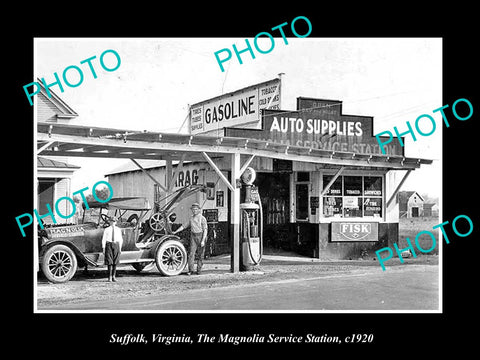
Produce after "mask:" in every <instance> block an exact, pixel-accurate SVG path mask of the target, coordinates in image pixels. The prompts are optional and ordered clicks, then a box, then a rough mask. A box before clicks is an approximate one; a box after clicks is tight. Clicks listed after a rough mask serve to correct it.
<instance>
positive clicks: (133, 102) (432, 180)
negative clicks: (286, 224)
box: [26, 37, 444, 197]
mask: <svg viewBox="0 0 480 360" xmlns="http://www.w3.org/2000/svg"><path fill="white" fill-rule="evenodd" d="M249 40H250V42H252V39H249ZM263 40H265V41H267V40H266V39H261V41H263ZM232 44H236V45H237V47H238V48H239V49H242V48H243V47H244V44H245V39H244V38H59V39H54V38H36V39H35V42H34V46H35V49H34V53H35V59H34V74H35V79H36V78H37V77H39V78H42V77H44V78H45V80H46V81H47V83H49V82H53V81H54V75H53V74H54V72H57V74H58V75H59V77H61V75H62V73H63V70H64V69H65V68H66V67H68V66H70V65H76V66H78V67H80V68H81V69H82V71H83V75H84V79H83V82H82V83H81V84H80V85H79V86H77V87H68V86H65V85H64V92H61V91H60V89H59V88H58V86H53V87H52V90H53V91H55V93H56V94H57V95H59V96H60V97H61V98H62V99H63V100H64V101H65V102H66V103H67V104H68V105H69V106H71V107H72V108H73V109H74V110H75V111H76V112H77V113H78V114H79V116H78V117H77V118H76V119H75V120H73V121H72V122H71V123H72V124H77V125H91V126H99V127H112V128H121V129H129V130H148V131H160V132H178V131H179V129H180V127H181V125H182V123H184V121H185V119H186V116H187V115H188V106H189V104H194V103H198V102H200V101H202V100H206V99H209V98H212V97H215V96H218V95H221V94H224V93H227V92H231V91H235V90H237V89H241V88H243V87H246V86H249V85H253V84H256V83H260V82H263V81H267V80H271V79H274V78H276V77H277V76H278V74H279V73H284V75H283V79H282V98H281V101H282V105H281V108H282V109H283V110H295V108H296V98H297V97H299V96H304V97H313V98H323V99H334V100H341V101H343V113H344V114H352V115H365V116H373V117H374V133H379V132H381V131H385V130H389V131H392V132H393V126H397V128H398V129H399V130H401V131H402V130H403V131H405V130H407V126H406V121H409V122H410V123H411V124H412V126H414V124H415V120H416V119H417V117H419V116H420V115H422V114H428V115H430V116H432V117H433V118H434V119H435V120H436V123H437V127H436V131H435V132H434V133H433V134H432V135H431V136H428V137H422V136H418V134H417V141H415V142H414V141H413V140H412V139H411V137H410V136H407V139H406V145H405V155H406V156H407V157H421V158H426V159H433V160H434V162H433V164H432V165H425V166H422V168H421V169H419V170H415V171H414V172H412V174H411V175H410V176H409V178H408V180H407V181H406V183H405V184H404V186H403V190H416V191H418V192H419V193H426V194H429V195H430V196H434V197H435V196H440V194H441V186H442V182H441V178H442V172H441V154H442V151H441V149H442V141H441V139H442V136H441V135H442V130H443V126H442V125H441V124H442V120H441V115H440V114H439V113H436V114H434V113H433V110H434V109H437V108H439V107H441V106H442V105H444V104H443V103H442V40H441V39H440V38H310V37H306V38H288V44H285V43H284V41H283V39H282V38H275V45H274V48H273V50H272V51H271V52H269V53H267V54H260V53H258V52H255V59H252V58H251V56H250V55H249V53H248V52H247V53H245V54H243V55H242V60H243V64H240V63H239V62H238V60H237V59H236V58H235V56H233V57H232V59H231V60H230V61H228V62H225V63H224V67H225V71H224V72H222V71H221V70H220V67H219V65H218V63H217V61H216V59H215V56H214V53H215V52H216V51H218V50H221V49H224V48H229V49H230V50H231V51H232V52H233V50H232ZM268 45H269V44H266V43H262V42H259V47H260V48H268ZM110 49H111V50H115V51H116V52H117V53H118V54H119V56H120V59H121V63H120V66H119V67H118V69H117V70H115V71H111V72H108V71H105V70H103V69H102V68H101V66H100V63H99V58H100V55H101V54H102V53H103V52H104V51H105V50H110ZM92 56H96V59H93V60H92V61H91V63H92V65H93V66H94V69H95V72H96V74H97V78H96V79H95V78H93V76H92V73H91V71H90V70H89V67H88V64H86V63H85V64H81V63H80V62H81V61H83V60H85V59H88V58H91V57H92ZM104 60H105V64H106V65H107V66H108V67H113V66H114V65H115V64H116V61H115V58H114V57H113V55H112V54H111V53H110V54H107V55H105V57H104ZM35 79H32V81H35ZM69 79H70V81H71V82H72V83H75V82H78V80H79V79H78V78H75V71H69ZM26 101H27V100H26ZM185 124H186V123H185ZM420 126H421V128H422V129H423V130H424V131H425V132H426V131H427V130H428V129H430V127H429V124H428V123H425V124H420ZM430 126H431V125H430ZM180 132H182V133H187V132H188V129H187V126H184V127H183V128H182V129H181V130H180ZM128 161H129V160H124V159H91V158H71V159H68V162H69V163H71V164H74V165H79V166H81V169H80V170H78V171H76V173H75V175H74V177H73V179H72V190H73V191H75V189H76V188H78V189H80V188H83V187H85V186H92V185H93V184H94V183H95V182H96V181H98V180H101V179H103V175H104V174H106V173H107V172H108V171H110V170H112V169H114V168H117V167H118V166H119V165H121V164H123V163H125V162H128Z"/></svg>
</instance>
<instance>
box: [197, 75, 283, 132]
mask: <svg viewBox="0 0 480 360" xmlns="http://www.w3.org/2000/svg"><path fill="white" fill-rule="evenodd" d="M267 107H268V108H269V109H280V79H275V80H270V81H266V82H263V83H260V84H256V85H252V86H249V87H246V88H244V89H241V90H238V91H234V92H230V93H227V94H224V95H221V96H218V97H215V98H212V99H209V100H205V101H202V102H200V103H197V104H194V105H192V106H191V107H190V133H191V134H199V133H204V132H208V131H212V130H218V129H222V128H224V127H231V126H235V125H241V124H247V123H252V124H253V125H252V127H255V126H256V125H255V124H259V122H260V117H261V115H260V110H261V109H266V108H267Z"/></svg>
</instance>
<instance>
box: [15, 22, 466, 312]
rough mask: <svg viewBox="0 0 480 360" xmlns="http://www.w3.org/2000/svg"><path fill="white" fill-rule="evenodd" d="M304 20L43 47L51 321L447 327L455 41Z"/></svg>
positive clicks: (43, 291)
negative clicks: (445, 159) (450, 57)
mask: <svg viewBox="0 0 480 360" xmlns="http://www.w3.org/2000/svg"><path fill="white" fill-rule="evenodd" d="M285 21H286V22H288V25H284V26H283V27H277V28H276V27H275V26H274V25H275V24H270V25H271V26H270V25H269V26H267V25H265V26H263V25H262V24H259V28H258V35H257V36H256V37H248V38H246V37H218V38H217V37H198V38H169V37H148V38H147V37H140V38H122V37H115V38H86V37H79V38H76V37H71V38H69V37H61V38H55V37H51V38H50V37H37V38H35V39H34V79H32V82H31V83H29V84H24V85H25V86H24V87H23V90H24V91H25V99H24V100H25V106H32V107H33V112H34V117H35V124H36V125H35V128H36V133H35V134H34V142H35V144H34V149H36V153H35V154H34V155H33V156H34V176H35V179H34V180H35V181H34V187H33V189H31V191H32V194H33V197H34V208H33V209H32V210H31V211H30V212H29V213H26V214H18V216H17V217H16V221H17V224H18V236H19V237H20V236H22V234H25V231H27V230H28V231H32V232H33V233H34V238H35V239H38V241H35V242H34V244H35V245H34V258H33V259H31V261H32V262H33V263H34V273H33V274H32V276H33V278H34V286H35V288H34V298H33V301H34V304H33V306H34V311H35V312H36V313H62V312H69V313H72V312H73V313H130V312H134V313H143V312H145V313H191V312H193V313H269V312H270V313H344V312H346V313H350V312H355V313H356V312H359V313H369V312H373V313H376V312H378V313H390V312H393V313H402V312H409V313H412V312H418V313H439V312H441V311H442V272H443V266H442V265H443V264H442V256H441V255H442V252H443V251H444V250H445V247H446V246H448V245H446V243H445V240H444V236H445V233H444V232H443V228H442V226H438V225H439V224H441V223H442V186H443V181H442V133H443V132H444V131H449V130H448V129H447V128H446V125H447V123H449V124H453V123H454V122H455V121H457V122H458V121H459V120H461V121H465V120H467V119H468V118H469V117H471V114H472V111H473V110H472V109H473V107H472V104H471V103H470V102H469V100H468V99H466V98H461V97H459V98H458V100H457V101H456V102H455V103H450V104H446V103H444V102H443V101H444V100H443V97H442V76H443V73H442V68H443V64H442V51H443V49H442V39H441V38H439V37H415V38H408V37H392V38H390V37H381V38H377V37H356V38H347V37H337V38H318V37H311V36H309V35H310V31H311V28H312V26H314V24H312V22H311V21H310V20H309V19H308V18H307V17H304V16H298V17H293V18H292V19H285ZM261 25H262V26H261ZM278 25H280V24H278ZM272 28H273V29H272ZM280 30H282V31H280ZM31 104H33V105H31ZM445 105H448V106H445ZM460 214H461V212H459V213H458V215H460ZM449 220H450V223H449V224H448V225H444V227H445V229H447V231H448V232H449V234H450V233H451V234H452V235H450V241H451V242H454V241H455V238H454V236H457V237H458V236H466V234H467V233H468V231H469V224H471V219H470V218H469V217H468V216H464V217H458V218H456V219H455V221H454V226H456V227H454V228H453V229H454V232H452V230H451V229H452V228H451V227H450V226H452V224H451V223H452V220H454V219H449ZM447 227H448V228H447ZM455 234H456V235H455Z"/></svg>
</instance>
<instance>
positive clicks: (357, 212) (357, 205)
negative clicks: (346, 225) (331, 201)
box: [343, 196, 362, 217]
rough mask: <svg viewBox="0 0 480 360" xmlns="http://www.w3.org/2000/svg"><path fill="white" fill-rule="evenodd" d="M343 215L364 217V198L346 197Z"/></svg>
mask: <svg viewBox="0 0 480 360" xmlns="http://www.w3.org/2000/svg"><path fill="white" fill-rule="evenodd" d="M343 214H344V216H345V217H362V198H361V197H360V196H344V197H343Z"/></svg>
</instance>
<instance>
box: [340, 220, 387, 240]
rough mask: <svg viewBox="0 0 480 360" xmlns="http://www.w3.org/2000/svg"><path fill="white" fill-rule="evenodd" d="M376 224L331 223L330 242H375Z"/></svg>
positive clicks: (376, 235) (376, 236)
mask: <svg viewBox="0 0 480 360" xmlns="http://www.w3.org/2000/svg"><path fill="white" fill-rule="evenodd" d="M377 240H378V223H376V222H332V241H377Z"/></svg>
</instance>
